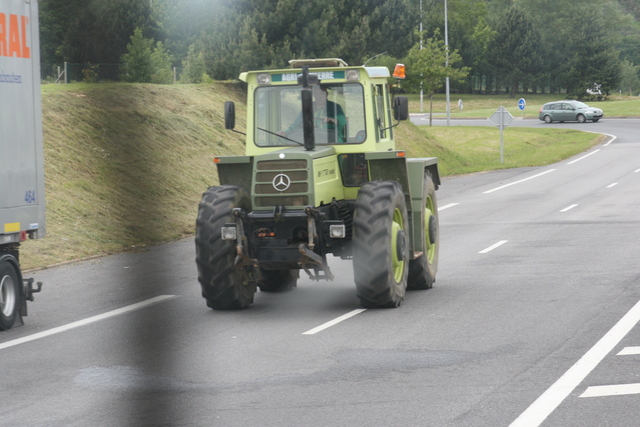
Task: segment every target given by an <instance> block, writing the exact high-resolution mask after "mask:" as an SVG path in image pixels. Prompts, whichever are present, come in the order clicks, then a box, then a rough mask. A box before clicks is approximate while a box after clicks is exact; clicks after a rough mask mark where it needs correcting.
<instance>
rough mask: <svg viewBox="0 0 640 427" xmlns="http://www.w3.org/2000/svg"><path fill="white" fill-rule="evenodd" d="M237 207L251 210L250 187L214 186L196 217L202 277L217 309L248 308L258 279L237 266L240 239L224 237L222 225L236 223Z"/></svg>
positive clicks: (209, 302) (205, 293) (206, 294)
mask: <svg viewBox="0 0 640 427" xmlns="http://www.w3.org/2000/svg"><path fill="white" fill-rule="evenodd" d="M234 208H242V209H244V210H246V211H250V210H251V201H250V198H249V194H248V193H247V191H246V190H245V189H244V188H242V187H239V186H236V185H222V186H219V187H210V188H209V189H208V190H207V191H206V192H205V193H204V194H203V195H202V201H201V202H200V206H199V210H198V219H197V221H196V264H197V265H198V281H199V282H200V286H201V287H202V296H203V297H204V299H205V300H206V301H207V306H209V307H211V308H213V309H214V310H233V309H241V308H247V307H248V306H249V304H251V303H252V302H253V296H254V294H255V292H256V283H255V281H253V280H247V279H246V278H244V277H243V275H242V274H241V271H240V269H239V268H237V267H235V266H234V264H235V258H236V242H235V241H233V240H222V238H221V228H222V226H224V224H225V223H234V222H235V218H234V216H233V213H232V211H233V209H234Z"/></svg>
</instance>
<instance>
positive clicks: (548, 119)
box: [544, 114, 553, 123]
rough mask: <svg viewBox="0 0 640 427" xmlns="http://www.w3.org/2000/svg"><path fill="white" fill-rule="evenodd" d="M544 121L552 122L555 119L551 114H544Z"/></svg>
mask: <svg viewBox="0 0 640 427" xmlns="http://www.w3.org/2000/svg"><path fill="white" fill-rule="evenodd" d="M544 122H545V123H552V122H553V119H552V118H551V116H550V115H548V114H547V115H546V116H544Z"/></svg>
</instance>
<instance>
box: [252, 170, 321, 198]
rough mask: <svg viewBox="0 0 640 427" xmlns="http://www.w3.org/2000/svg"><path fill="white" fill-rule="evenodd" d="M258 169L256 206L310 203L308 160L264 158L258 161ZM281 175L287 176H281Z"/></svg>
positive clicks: (256, 176)
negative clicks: (284, 183) (286, 184)
mask: <svg viewBox="0 0 640 427" xmlns="http://www.w3.org/2000/svg"><path fill="white" fill-rule="evenodd" d="M256 169H257V172H256V174H255V182H254V187H253V190H254V195H255V199H254V203H255V206H256V207H271V206H306V205H308V204H309V195H308V192H309V182H308V180H309V171H308V163H307V160H305V159H286V160H262V161H259V162H257V164H256ZM279 175H286V176H285V177H279ZM283 182H286V183H288V187H286V186H285V185H282V184H283ZM277 184H281V185H277ZM283 187H286V188H283Z"/></svg>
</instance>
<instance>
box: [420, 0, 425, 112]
mask: <svg viewBox="0 0 640 427" xmlns="http://www.w3.org/2000/svg"><path fill="white" fill-rule="evenodd" d="M420 50H422V0H420ZM423 95H424V91H423V89H422V79H421V80H420V112H421V113H422V112H423V111H424V108H423V106H424V104H423Z"/></svg>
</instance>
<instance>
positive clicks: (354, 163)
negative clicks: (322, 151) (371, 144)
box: [338, 153, 369, 187]
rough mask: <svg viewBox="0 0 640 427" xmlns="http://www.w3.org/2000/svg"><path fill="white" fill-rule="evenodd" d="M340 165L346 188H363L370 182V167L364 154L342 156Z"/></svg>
mask: <svg viewBox="0 0 640 427" xmlns="http://www.w3.org/2000/svg"><path fill="white" fill-rule="evenodd" d="M338 164H339V165H340V175H341V176H342V185H344V186H345V187H362V184H364V183H365V182H367V181H369V167H368V166H367V161H366V160H365V158H364V154H363V153H355V154H340V155H339V156H338Z"/></svg>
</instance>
